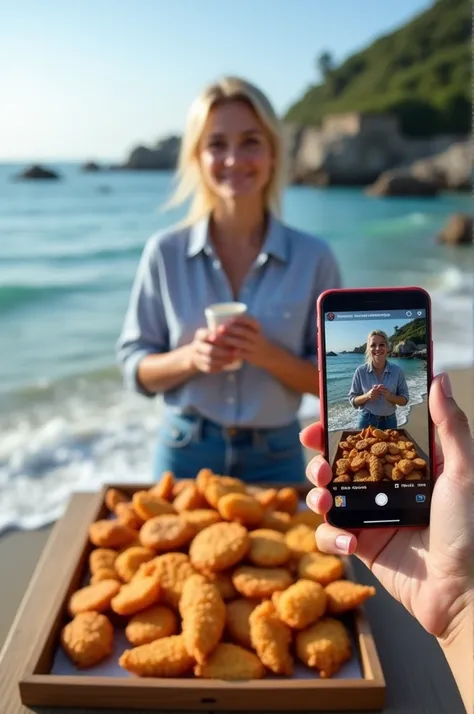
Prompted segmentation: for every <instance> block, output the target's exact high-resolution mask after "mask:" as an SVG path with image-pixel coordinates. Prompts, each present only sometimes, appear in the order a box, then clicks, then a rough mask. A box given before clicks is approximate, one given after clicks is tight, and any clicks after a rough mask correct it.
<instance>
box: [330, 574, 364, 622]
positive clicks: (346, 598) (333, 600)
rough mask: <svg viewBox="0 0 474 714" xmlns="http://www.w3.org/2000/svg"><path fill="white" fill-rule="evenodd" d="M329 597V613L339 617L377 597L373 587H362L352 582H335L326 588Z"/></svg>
mask: <svg viewBox="0 0 474 714" xmlns="http://www.w3.org/2000/svg"><path fill="white" fill-rule="evenodd" d="M325 591H326V595H327V611H328V613H330V614H333V615H338V614H340V613H342V612H347V611H348V610H353V609H354V608H356V607H358V606H359V605H361V604H362V603H363V602H365V601H366V600H367V598H369V597H373V596H374V595H375V588H374V587H373V586H372V585H360V584H359V583H353V582H351V581H350V580H335V581H334V582H332V583H329V585H326V587H325Z"/></svg>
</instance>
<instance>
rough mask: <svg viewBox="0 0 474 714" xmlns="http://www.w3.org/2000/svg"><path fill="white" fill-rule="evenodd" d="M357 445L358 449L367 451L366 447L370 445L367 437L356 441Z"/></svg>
mask: <svg viewBox="0 0 474 714" xmlns="http://www.w3.org/2000/svg"><path fill="white" fill-rule="evenodd" d="M355 447H356V449H357V451H365V450H366V449H368V448H369V445H368V443H367V442H366V440H365V439H361V440H360V441H357V442H356V445H355Z"/></svg>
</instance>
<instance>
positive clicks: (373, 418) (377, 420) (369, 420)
mask: <svg viewBox="0 0 474 714" xmlns="http://www.w3.org/2000/svg"><path fill="white" fill-rule="evenodd" d="M358 426H359V429H365V428H366V427H368V426H375V427H377V429H396V428H397V415H396V414H390V416H377V414H371V413H370V412H361V414H360V416H359V424H358Z"/></svg>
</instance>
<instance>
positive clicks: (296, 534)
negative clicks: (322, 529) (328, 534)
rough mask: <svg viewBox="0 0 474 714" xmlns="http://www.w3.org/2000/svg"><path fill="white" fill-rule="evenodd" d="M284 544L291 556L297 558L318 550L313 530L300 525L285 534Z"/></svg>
mask: <svg viewBox="0 0 474 714" xmlns="http://www.w3.org/2000/svg"><path fill="white" fill-rule="evenodd" d="M285 543H286V545H287V546H288V548H289V550H290V553H291V555H292V556H294V557H297V558H299V557H300V556H302V555H304V553H315V552H316V551H317V550H318V548H317V545H316V538H315V534H314V529H313V528H310V526H306V525H305V524H304V523H301V524H300V525H299V526H294V527H293V528H290V530H289V531H287V532H286V533H285Z"/></svg>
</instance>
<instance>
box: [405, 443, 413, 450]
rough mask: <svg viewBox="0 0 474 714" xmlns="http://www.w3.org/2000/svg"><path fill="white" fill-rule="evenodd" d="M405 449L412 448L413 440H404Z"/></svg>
mask: <svg viewBox="0 0 474 714" xmlns="http://www.w3.org/2000/svg"><path fill="white" fill-rule="evenodd" d="M405 449H408V450H412V449H413V442H412V441H405Z"/></svg>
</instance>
